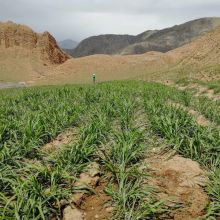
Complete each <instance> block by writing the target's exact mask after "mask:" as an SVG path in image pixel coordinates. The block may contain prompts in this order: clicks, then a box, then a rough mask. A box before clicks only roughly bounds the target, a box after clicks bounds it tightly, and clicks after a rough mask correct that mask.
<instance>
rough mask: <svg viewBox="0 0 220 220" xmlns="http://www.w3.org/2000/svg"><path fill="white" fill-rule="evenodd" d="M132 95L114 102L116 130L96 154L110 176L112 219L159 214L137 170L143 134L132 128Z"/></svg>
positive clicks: (134, 103)
mask: <svg viewBox="0 0 220 220" xmlns="http://www.w3.org/2000/svg"><path fill="white" fill-rule="evenodd" d="M136 89H138V87H136ZM133 92H134V93H135V94H137V93H138V91H137V90H136V91H133ZM134 93H133V94H134ZM133 94H132V93H130V94H129V92H128V91H127V95H126V96H124V97H120V98H118V102H117V109H116V113H115V114H116V116H117V117H116V118H117V121H118V126H115V127H114V129H113V132H112V134H111V135H110V142H109V143H108V144H105V146H104V147H103V149H101V150H100V157H101V160H102V163H103V164H104V167H105V169H106V170H107V171H108V172H111V173H112V181H111V183H110V184H109V185H108V187H107V189H106V193H107V194H108V195H110V196H111V197H112V201H113V205H114V207H115V209H114V213H113V219H126V220H131V219H146V218H152V217H153V216H155V215H156V214H157V213H158V212H160V211H161V206H160V205H161V204H160V202H158V201H156V199H155V198H154V196H153V190H152V188H151V187H150V186H148V185H147V184H144V180H145V181H146V179H147V174H146V173H144V171H143V170H141V169H140V163H141V159H143V158H144V155H145V154H146V151H147V147H146V146H145V144H144V143H145V136H144V130H141V129H139V128H138V127H137V126H136V124H135V120H134V115H135V111H136V110H137V107H138V106H137V105H138V103H137V100H136V99H137V97H136V96H134V95H133Z"/></svg>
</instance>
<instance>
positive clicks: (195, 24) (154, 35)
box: [69, 18, 220, 57]
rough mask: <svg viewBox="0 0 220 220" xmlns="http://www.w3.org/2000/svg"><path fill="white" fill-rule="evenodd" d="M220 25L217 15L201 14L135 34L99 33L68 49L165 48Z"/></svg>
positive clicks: (90, 52)
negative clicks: (181, 22) (200, 16)
mask: <svg viewBox="0 0 220 220" xmlns="http://www.w3.org/2000/svg"><path fill="white" fill-rule="evenodd" d="M219 25H220V18H201V19H197V20H193V21H189V22H186V23H184V24H181V25H176V26H174V27H171V28H166V29H163V30H159V31H158V30H154V31H146V32H144V33H141V34H139V35H137V36H132V35H100V36H94V37H90V38H87V39H85V40H83V41H82V42H81V43H80V44H79V45H78V47H76V48H75V49H74V50H71V51H69V53H70V54H71V55H72V56H73V57H82V56H88V55H93V54H123V55H128V54H143V53H146V52H149V51H159V52H167V51H169V50H172V49H175V48H177V47H180V46H182V45H184V44H186V43H189V42H191V41H192V40H194V39H195V38H197V37H199V36H201V35H202V34H204V33H206V32H209V31H211V30H213V29H214V28H216V27H217V26H219Z"/></svg>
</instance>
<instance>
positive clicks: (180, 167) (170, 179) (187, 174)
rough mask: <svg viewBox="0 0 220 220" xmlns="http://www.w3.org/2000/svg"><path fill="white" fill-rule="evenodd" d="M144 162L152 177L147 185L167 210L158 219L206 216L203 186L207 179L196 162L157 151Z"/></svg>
mask: <svg viewBox="0 0 220 220" xmlns="http://www.w3.org/2000/svg"><path fill="white" fill-rule="evenodd" d="M146 162H147V163H148V164H149V171H148V172H150V174H151V175H152V176H151V179H150V184H152V185H153V186H154V187H156V190H157V194H156V196H157V197H158V199H159V200H163V201H164V203H165V205H166V206H167V207H168V210H169V214H168V215H165V216H161V219H174V220H193V219H197V218H199V217H201V216H203V215H204V214H205V213H204V209H205V208H206V206H207V205H208V202H209V199H208V195H207V194H206V193H205V192H204V190H203V186H204V185H205V183H206V180H207V179H206V174H205V172H204V171H203V170H202V169H201V168H200V166H199V164H198V163H197V162H195V161H192V160H191V159H186V158H183V157H181V156H178V155H176V156H171V155H170V154H168V153H165V154H162V153H158V152H157V153H154V154H153V155H149V157H148V158H146Z"/></svg>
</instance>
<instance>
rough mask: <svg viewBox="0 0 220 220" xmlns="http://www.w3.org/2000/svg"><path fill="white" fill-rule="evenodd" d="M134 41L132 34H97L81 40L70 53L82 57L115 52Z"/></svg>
mask: <svg viewBox="0 0 220 220" xmlns="http://www.w3.org/2000/svg"><path fill="white" fill-rule="evenodd" d="M133 43H135V37H134V36H132V35H114V34H107V35H99V36H93V37H89V38H87V39H85V40H83V41H82V42H81V43H80V44H79V45H78V46H77V47H76V48H75V49H74V50H72V51H70V54H71V55H73V56H74V57H82V56H88V55H93V54H117V53H118V51H120V50H122V49H123V48H125V47H127V46H128V45H130V44H133Z"/></svg>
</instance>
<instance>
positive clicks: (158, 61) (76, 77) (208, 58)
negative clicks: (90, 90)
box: [37, 27, 220, 84]
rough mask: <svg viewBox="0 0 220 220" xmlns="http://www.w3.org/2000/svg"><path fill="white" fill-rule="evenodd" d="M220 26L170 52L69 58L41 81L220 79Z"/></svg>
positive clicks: (54, 82)
mask: <svg viewBox="0 0 220 220" xmlns="http://www.w3.org/2000/svg"><path fill="white" fill-rule="evenodd" d="M216 70H220V27H219V28H216V29H215V30H214V31H212V32H210V33H207V34H205V35H204V36H201V37H200V38H198V39H195V40H194V41H192V42H191V43H189V44H186V45H184V46H182V47H180V48H177V49H175V50H171V51H169V52H167V53H161V52H148V53H145V54H141V55H125V56H122V55H111V56H110V55H93V56H88V57H82V58H76V59H69V60H68V61H67V62H65V63H64V64H62V65H59V66H58V67H56V68H55V69H54V70H53V74H51V75H47V76H46V77H43V78H41V79H40V80H39V81H38V82H37V83H39V84H48V82H52V84H56V83H63V84H64V83H71V82H72V83H91V82H92V80H91V76H92V74H93V73H96V75H97V80H98V81H99V82H100V81H106V80H122V79H143V80H151V81H152V80H155V81H158V80H169V79H170V80H176V79H180V78H183V77H188V76H189V75H192V77H197V78H201V79H205V80H210V79H213V78H215V79H220V71H216Z"/></svg>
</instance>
